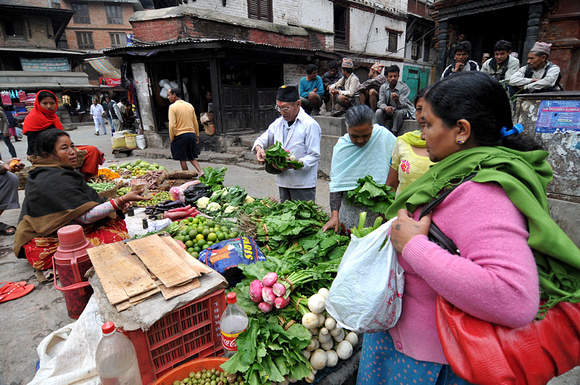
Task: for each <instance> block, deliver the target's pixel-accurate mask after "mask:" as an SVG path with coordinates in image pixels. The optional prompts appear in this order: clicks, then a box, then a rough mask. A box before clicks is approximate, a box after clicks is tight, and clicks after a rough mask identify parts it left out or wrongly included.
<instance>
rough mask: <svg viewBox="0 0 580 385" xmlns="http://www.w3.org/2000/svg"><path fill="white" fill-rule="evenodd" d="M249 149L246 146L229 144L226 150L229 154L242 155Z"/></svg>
mask: <svg viewBox="0 0 580 385" xmlns="http://www.w3.org/2000/svg"><path fill="white" fill-rule="evenodd" d="M247 151H248V147H245V146H228V148H227V149H226V152H227V153H228V154H235V155H238V156H242V155H243V154H244V153H245V152H247Z"/></svg>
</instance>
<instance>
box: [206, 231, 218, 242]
mask: <svg viewBox="0 0 580 385" xmlns="http://www.w3.org/2000/svg"><path fill="white" fill-rule="evenodd" d="M216 239H217V234H216V233H209V234H208V235H207V240H208V241H212V242H213V241H215V240H216Z"/></svg>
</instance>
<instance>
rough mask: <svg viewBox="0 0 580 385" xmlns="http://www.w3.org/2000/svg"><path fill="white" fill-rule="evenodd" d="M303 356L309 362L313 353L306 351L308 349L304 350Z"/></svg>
mask: <svg viewBox="0 0 580 385" xmlns="http://www.w3.org/2000/svg"><path fill="white" fill-rule="evenodd" d="M302 355H303V356H304V357H306V359H307V360H309V359H310V356H311V355H312V352H311V351H310V350H306V349H304V350H303V351H302Z"/></svg>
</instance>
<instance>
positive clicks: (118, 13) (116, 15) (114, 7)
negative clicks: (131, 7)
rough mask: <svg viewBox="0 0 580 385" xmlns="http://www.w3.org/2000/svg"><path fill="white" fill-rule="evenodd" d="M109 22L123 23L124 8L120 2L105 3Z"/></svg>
mask: <svg viewBox="0 0 580 385" xmlns="http://www.w3.org/2000/svg"><path fill="white" fill-rule="evenodd" d="M105 13H106V15H107V24H117V25H122V24H123V8H122V7H121V6H120V5H118V4H105Z"/></svg>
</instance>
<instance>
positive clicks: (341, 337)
mask: <svg viewBox="0 0 580 385" xmlns="http://www.w3.org/2000/svg"><path fill="white" fill-rule="evenodd" d="M331 335H332V334H331ZM345 335H346V333H345V332H344V329H340V333H337V334H336V335H334V336H332V338H334V340H335V341H336V342H340V341H342V340H344V336H345Z"/></svg>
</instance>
